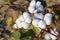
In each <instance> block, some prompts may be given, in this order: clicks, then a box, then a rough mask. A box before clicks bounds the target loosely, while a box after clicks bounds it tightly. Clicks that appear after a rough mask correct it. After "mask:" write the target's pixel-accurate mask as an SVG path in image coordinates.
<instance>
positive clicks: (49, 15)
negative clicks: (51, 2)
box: [44, 13, 52, 25]
mask: <svg viewBox="0 0 60 40" xmlns="http://www.w3.org/2000/svg"><path fill="white" fill-rule="evenodd" d="M44 20H45V22H46V24H47V25H50V24H51V21H52V14H50V13H47V14H45V17H44Z"/></svg>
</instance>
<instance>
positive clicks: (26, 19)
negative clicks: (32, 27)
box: [23, 12, 32, 23]
mask: <svg viewBox="0 0 60 40" xmlns="http://www.w3.org/2000/svg"><path fill="white" fill-rule="evenodd" d="M23 17H24V19H25V22H27V23H31V20H32V18H31V16H30V14H29V13H27V12H24V13H23Z"/></svg>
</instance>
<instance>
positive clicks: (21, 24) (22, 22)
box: [13, 12, 32, 29]
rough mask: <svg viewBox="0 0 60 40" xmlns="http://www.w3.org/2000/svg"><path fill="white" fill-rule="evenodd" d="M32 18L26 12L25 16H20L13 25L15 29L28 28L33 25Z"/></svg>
mask: <svg viewBox="0 0 60 40" xmlns="http://www.w3.org/2000/svg"><path fill="white" fill-rule="evenodd" d="M31 20H32V19H31V16H30V14H29V13H28V12H24V13H23V15H19V17H18V18H17V19H16V22H15V24H14V25H13V28H16V29H17V28H24V29H26V28H28V26H29V24H30V23H31Z"/></svg>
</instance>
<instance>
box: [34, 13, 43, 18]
mask: <svg viewBox="0 0 60 40" xmlns="http://www.w3.org/2000/svg"><path fill="white" fill-rule="evenodd" d="M34 17H35V18H37V19H43V18H44V15H43V14H42V13H36V14H34Z"/></svg>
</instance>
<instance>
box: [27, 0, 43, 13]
mask: <svg viewBox="0 0 60 40" xmlns="http://www.w3.org/2000/svg"><path fill="white" fill-rule="evenodd" d="M35 10H38V11H43V5H42V4H41V2H40V1H37V2H36V0H32V1H31V2H30V5H29V7H28V11H29V12H30V13H35Z"/></svg>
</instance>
